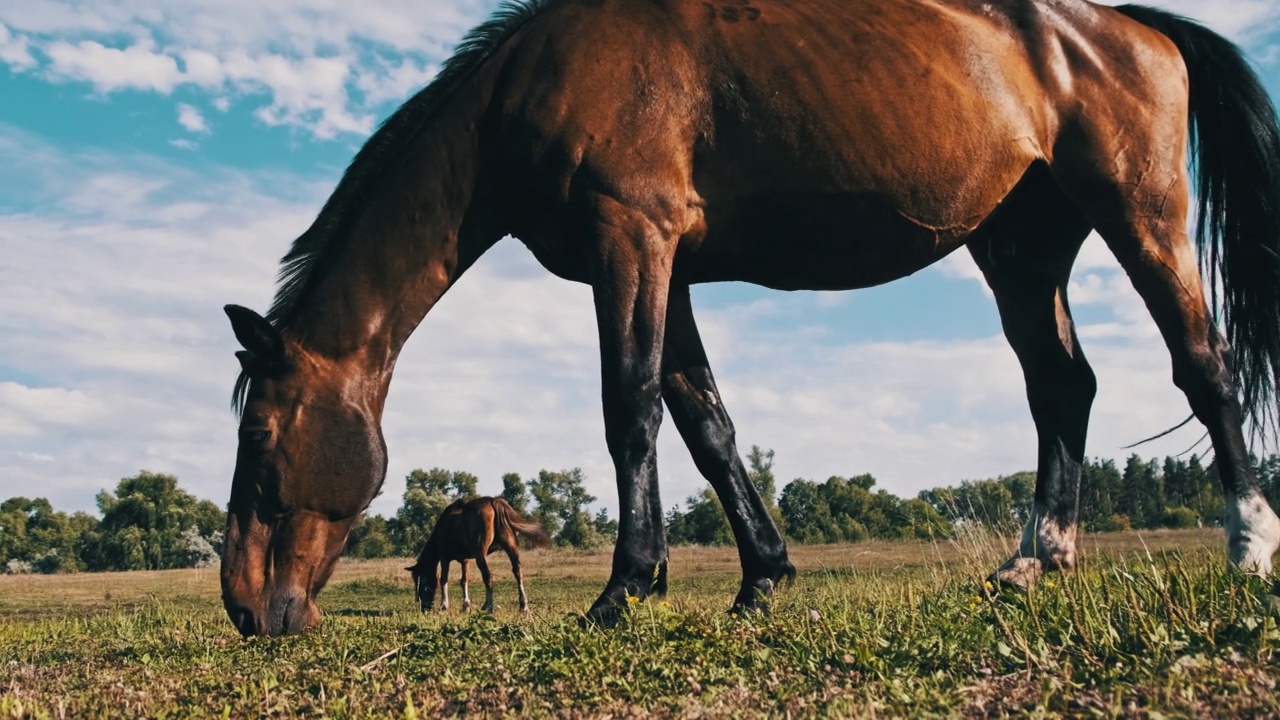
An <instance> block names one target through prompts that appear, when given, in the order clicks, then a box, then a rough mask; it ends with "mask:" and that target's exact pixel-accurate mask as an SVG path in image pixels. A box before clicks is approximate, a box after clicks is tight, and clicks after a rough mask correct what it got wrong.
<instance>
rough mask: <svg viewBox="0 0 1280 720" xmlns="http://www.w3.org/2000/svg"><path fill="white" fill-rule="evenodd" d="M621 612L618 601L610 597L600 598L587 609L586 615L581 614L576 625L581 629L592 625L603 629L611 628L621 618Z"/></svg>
mask: <svg viewBox="0 0 1280 720" xmlns="http://www.w3.org/2000/svg"><path fill="white" fill-rule="evenodd" d="M622 613H623V609H622V607H621V606H620V605H618V603H616V602H614V601H613V600H612V599H610V598H601V599H600V600H597V601H596V604H595V605H594V606H593V607H592V608H591V609H590V610H588V611H587V614H586V615H583V616H582V618H581V619H579V620H578V625H579V626H580V627H582V628H583V629H586V628H588V627H592V626H594V627H598V628H605V629H608V628H613V627H616V626H617V625H618V622H619V621H621V620H622Z"/></svg>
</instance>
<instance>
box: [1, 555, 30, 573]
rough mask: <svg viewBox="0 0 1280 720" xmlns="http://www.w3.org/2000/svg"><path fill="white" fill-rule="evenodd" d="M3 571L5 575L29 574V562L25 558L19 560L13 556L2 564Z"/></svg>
mask: <svg viewBox="0 0 1280 720" xmlns="http://www.w3.org/2000/svg"><path fill="white" fill-rule="evenodd" d="M4 573H5V574H6V575H30V574H31V563H29V562H27V561H25V560H19V559H18V558H13V559H12V560H10V561H9V562H7V563H5V564H4Z"/></svg>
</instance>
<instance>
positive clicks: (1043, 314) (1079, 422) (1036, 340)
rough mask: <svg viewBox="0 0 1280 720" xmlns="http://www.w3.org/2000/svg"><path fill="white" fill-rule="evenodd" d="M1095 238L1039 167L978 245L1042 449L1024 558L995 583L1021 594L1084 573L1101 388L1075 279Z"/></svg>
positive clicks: (1008, 565) (975, 250)
mask: <svg viewBox="0 0 1280 720" xmlns="http://www.w3.org/2000/svg"><path fill="white" fill-rule="evenodd" d="M1088 233H1089V225H1088V224H1087V222H1086V221H1085V220H1084V218H1083V217H1082V216H1081V215H1080V213H1079V212H1078V211H1076V210H1075V209H1074V208H1073V207H1071V205H1070V204H1069V203H1068V201H1067V200H1066V198H1065V197H1064V196H1063V195H1062V192H1061V191H1060V190H1059V189H1058V188H1057V186H1056V185H1054V183H1053V181H1052V179H1051V178H1049V177H1048V174H1047V172H1045V170H1044V167H1043V166H1036V167H1033V168H1032V169H1031V170H1030V171H1028V173H1027V176H1026V177H1025V178H1024V180H1023V182H1022V183H1021V184H1019V186H1018V188H1017V189H1015V190H1014V192H1013V193H1011V194H1010V196H1009V198H1008V199H1007V200H1006V201H1005V203H1004V205H1003V206H1002V207H1001V209H1000V211H998V214H997V215H996V216H995V217H993V218H992V220H991V221H990V222H989V223H988V224H987V225H986V226H984V228H983V229H982V230H981V231H980V232H979V235H978V236H977V237H976V238H974V239H973V240H972V241H970V243H969V251H970V253H972V255H973V258H974V260H975V261H976V262H977V264H978V267H979V268H981V269H982V273H983V275H984V276H985V277H986V279H987V283H988V285H990V286H991V289H992V291H993V292H994V293H995V296H996V304H997V306H998V307H999V309H1000V321H1001V323H1002V324H1003V326H1004V332H1005V337H1006V338H1007V339H1008V340H1009V344H1010V345H1011V346H1013V351H1014V353H1015V354H1016V355H1017V356H1018V362H1019V363H1020V364H1021V365H1022V372H1023V376H1024V378H1025V380H1026V386H1027V401H1028V403H1029V405H1030V408H1031V417H1032V419H1033V420H1034V421H1035V425H1036V436H1037V439H1038V445H1039V450H1038V453H1037V461H1036V491H1035V498H1034V501H1033V503H1032V508H1031V515H1030V517H1029V518H1028V520H1027V524H1026V527H1025V528H1024V530H1023V533H1022V540H1021V542H1020V543H1019V546H1018V552H1017V554H1015V555H1014V556H1013V557H1012V558H1010V559H1009V560H1008V561H1006V562H1005V563H1004V564H1003V565H1001V566H1000V568H999V569H998V570H996V572H995V574H994V576H993V577H994V579H996V580H998V581H999V582H1001V583H1004V584H1010V585H1015V586H1017V587H1024V588H1025V587H1027V586H1028V585H1029V584H1030V583H1031V582H1033V581H1034V580H1035V579H1036V578H1037V577H1039V576H1040V575H1041V574H1042V573H1044V572H1047V571H1054V570H1070V569H1072V567H1074V565H1075V552H1076V526H1077V511H1078V504H1079V497H1080V474H1081V470H1082V465H1083V462H1084V451H1085V434H1086V433H1087V431H1088V427H1089V410H1090V407H1091V406H1092V404H1093V397H1094V394H1095V391H1096V389H1097V382H1096V381H1095V379H1094V375H1093V371H1092V370H1091V369H1090V367H1089V363H1088V362H1087V361H1086V360H1085V357H1084V353H1083V352H1082V351H1081V349H1080V344H1079V341H1078V340H1077V338H1076V333H1075V324H1074V323H1073V322H1072V319H1071V310H1070V308H1069V307H1068V305H1067V280H1068V278H1069V276H1070V273H1071V265H1072V263H1073V262H1074V261H1075V258H1076V255H1077V253H1078V252H1079V251H1080V245H1081V243H1082V242H1083V241H1084V238H1085V237H1086V236H1087V235H1088Z"/></svg>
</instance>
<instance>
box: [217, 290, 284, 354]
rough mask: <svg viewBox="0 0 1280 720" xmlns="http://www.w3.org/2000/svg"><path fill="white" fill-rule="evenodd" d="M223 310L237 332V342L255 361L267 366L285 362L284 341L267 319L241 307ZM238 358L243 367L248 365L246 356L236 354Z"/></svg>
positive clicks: (228, 306)
mask: <svg viewBox="0 0 1280 720" xmlns="http://www.w3.org/2000/svg"><path fill="white" fill-rule="evenodd" d="M222 310H223V311H224V312H225V313H226V314H227V317H228V318H230V320H231V330H232V331H233V332H235V334H236V340H239V341H240V344H241V345H243V346H244V349H245V350H248V351H249V352H250V353H251V354H252V355H253V356H255V357H254V360H256V361H259V362H263V363H266V364H271V363H277V362H281V361H283V360H284V339H283V338H281V337H280V332H279V331H278V330H276V329H275V328H274V327H272V325H271V323H270V322H268V321H267V319H266V318H264V317H262V316H261V315H259V314H258V313H256V312H254V311H252V310H250V309H249V308H247V307H241V306H239V305H227V306H225V307H223V308H222ZM236 357H238V358H240V364H241V366H244V365H245V364H246V358H245V356H242V355H241V354H240V353H236ZM247 369H248V368H246V370H247Z"/></svg>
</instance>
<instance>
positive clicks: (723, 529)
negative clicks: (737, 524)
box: [666, 487, 733, 545]
mask: <svg viewBox="0 0 1280 720" xmlns="http://www.w3.org/2000/svg"><path fill="white" fill-rule="evenodd" d="M666 521H667V523H666V524H667V542H668V543H670V544H672V545H732V544H733V529H732V528H730V527H729V520H728V518H727V517H725V514H724V508H723V507H722V506H721V505H720V498H718V497H716V494H715V492H714V491H713V490H712V489H711V488H709V487H708V488H703V489H702V491H701V492H699V493H698V494H697V495H690V496H689V497H688V498H687V499H686V500H685V511H684V512H680V510H679V508H672V509H671V511H670V512H668V513H667V518H666Z"/></svg>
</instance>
